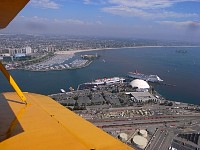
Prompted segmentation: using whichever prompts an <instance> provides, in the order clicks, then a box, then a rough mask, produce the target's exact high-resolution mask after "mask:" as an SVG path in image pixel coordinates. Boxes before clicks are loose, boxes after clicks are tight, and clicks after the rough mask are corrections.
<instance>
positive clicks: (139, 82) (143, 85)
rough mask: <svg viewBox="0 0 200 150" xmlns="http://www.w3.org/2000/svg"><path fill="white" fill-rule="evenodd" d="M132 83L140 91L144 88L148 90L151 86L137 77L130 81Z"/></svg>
mask: <svg viewBox="0 0 200 150" xmlns="http://www.w3.org/2000/svg"><path fill="white" fill-rule="evenodd" d="M130 85H131V87H132V88H136V89H138V90H140V91H142V90H148V89H149V88H150V86H149V84H148V83H147V82H146V81H144V80H141V79H135V80H133V81H131V82H130Z"/></svg>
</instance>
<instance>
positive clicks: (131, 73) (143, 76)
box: [127, 71, 163, 82]
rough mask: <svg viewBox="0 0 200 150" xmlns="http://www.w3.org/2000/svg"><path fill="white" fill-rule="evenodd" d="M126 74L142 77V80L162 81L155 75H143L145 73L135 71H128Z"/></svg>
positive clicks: (137, 77)
mask: <svg viewBox="0 0 200 150" xmlns="http://www.w3.org/2000/svg"><path fill="white" fill-rule="evenodd" d="M127 76H128V77H131V78H134V79H142V80H145V81H149V82H162V81H163V80H162V79H161V78H160V77H158V76H157V75H145V74H141V73H138V72H137V71H135V72H129V73H128V75H127Z"/></svg>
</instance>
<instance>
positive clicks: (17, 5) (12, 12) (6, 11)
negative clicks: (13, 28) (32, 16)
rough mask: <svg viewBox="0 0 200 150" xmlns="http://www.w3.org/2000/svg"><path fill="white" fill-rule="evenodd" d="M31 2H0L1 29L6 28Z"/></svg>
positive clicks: (19, 0)
mask: <svg viewBox="0 0 200 150" xmlns="http://www.w3.org/2000/svg"><path fill="white" fill-rule="evenodd" d="M28 2H29V0H0V29H3V28H5V27H6V26H7V25H8V24H9V23H10V22H11V21H12V20H13V18H14V17H15V16H16V15H17V14H18V13H19V12H20V10H21V9H22V8H24V6H25V5H26V4H27V3H28Z"/></svg>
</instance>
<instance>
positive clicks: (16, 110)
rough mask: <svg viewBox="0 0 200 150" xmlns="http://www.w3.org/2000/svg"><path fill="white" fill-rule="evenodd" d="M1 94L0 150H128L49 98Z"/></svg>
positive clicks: (125, 146)
mask: <svg viewBox="0 0 200 150" xmlns="http://www.w3.org/2000/svg"><path fill="white" fill-rule="evenodd" d="M25 97H26V98H27V99H26V101H27V105H25V104H24V103H23V102H21V100H20V98H19V97H18V96H17V94H16V93H14V92H12V93H3V94H1V95H0V127H1V128H0V142H1V143H0V149H1V150H12V149H13V150H18V149H22V150H23V149H28V150H46V149H48V150H50V149H52V150H53V149H55V150H60V149H67V150H105V149H106V150H111V149H112V150H130V149H132V148H130V147H129V146H127V145H126V144H124V143H122V142H120V141H118V140H117V139H115V138H113V137H112V136H110V135H109V134H107V133H105V132H104V131H102V130H101V129H99V128H97V127H95V126H94V125H92V124H91V123H89V122H87V121H86V120H84V119H83V118H81V117H80V116H78V115H76V114H75V113H73V112H72V111H70V110H68V109H66V108H65V107H63V106H62V105H60V104H58V103H57V102H55V101H54V100H52V99H51V98H49V97H48V96H43V95H39V94H32V93H25Z"/></svg>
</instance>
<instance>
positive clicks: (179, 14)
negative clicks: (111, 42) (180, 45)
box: [1, 0, 200, 42]
mask: <svg viewBox="0 0 200 150" xmlns="http://www.w3.org/2000/svg"><path fill="white" fill-rule="evenodd" d="M1 32H8V33H31V34H68V35H86V36H90V35H91V36H105V37H119V38H124V37H128V38H130V37H131V38H145V39H169V40H187V41H196V42H199V41H200V40H199V39H200V0H30V2H29V3H28V5H27V6H26V7H25V8H24V9H23V10H22V11H21V12H20V13H19V14H18V16H17V17H16V18H15V20H14V21H13V22H11V23H10V25H9V26H8V28H7V29H4V30H2V31H1Z"/></svg>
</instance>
